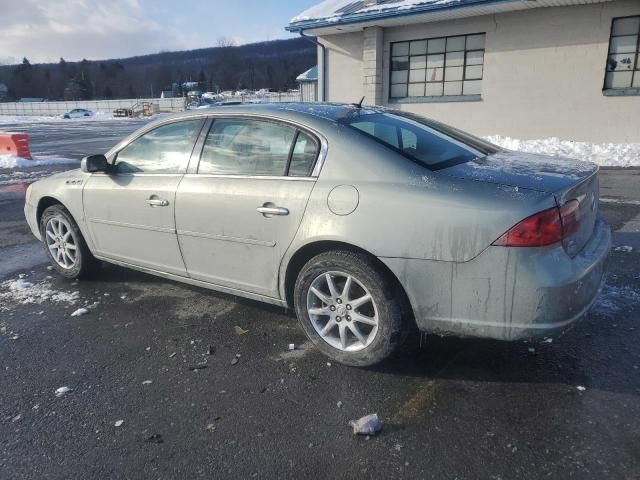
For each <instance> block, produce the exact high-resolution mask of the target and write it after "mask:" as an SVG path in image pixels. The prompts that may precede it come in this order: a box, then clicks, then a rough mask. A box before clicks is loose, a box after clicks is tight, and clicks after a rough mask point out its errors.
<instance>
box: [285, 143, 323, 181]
mask: <svg viewBox="0 0 640 480" xmlns="http://www.w3.org/2000/svg"><path fill="white" fill-rule="evenodd" d="M317 155H318V145H317V144H316V142H315V141H314V140H313V138H311V137H310V136H309V135H307V134H306V133H302V132H300V133H299V134H298V138H297V139H296V144H295V146H294V147H293V153H292V155H291V164H290V165H289V176H290V177H308V176H310V175H311V170H312V169H313V166H314V164H315V162H316V156H317Z"/></svg>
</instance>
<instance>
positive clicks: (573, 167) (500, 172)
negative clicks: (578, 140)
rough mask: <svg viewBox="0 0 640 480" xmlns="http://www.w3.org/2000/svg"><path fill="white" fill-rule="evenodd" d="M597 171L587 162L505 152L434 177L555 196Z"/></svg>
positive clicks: (595, 166)
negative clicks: (495, 185) (446, 177)
mask: <svg viewBox="0 0 640 480" xmlns="http://www.w3.org/2000/svg"><path fill="white" fill-rule="evenodd" d="M597 171H598V166H597V165H596V164H594V163H590V162H582V161H579V160H571V159H568V158H560V157H550V156H547V155H538V154H532V153H523V152H514V151H509V150H505V151H501V152H498V153H496V154H493V155H488V156H486V157H482V158H478V159H476V160H472V161H470V162H466V163H463V164H460V165H455V166H453V167H449V168H445V169H442V170H439V171H438V173H441V174H444V175H447V176H450V177H456V178H463V179H468V180H475V181H479V182H488V183H497V184H500V185H508V186H512V187H519V188H527V189H530V190H536V191H539V192H548V193H557V192H560V191H564V190H566V189H567V188H569V187H570V186H571V185H575V184H576V183H579V182H580V181H582V180H584V179H585V178H588V177H590V176H591V175H593V174H594V173H595V172H597Z"/></svg>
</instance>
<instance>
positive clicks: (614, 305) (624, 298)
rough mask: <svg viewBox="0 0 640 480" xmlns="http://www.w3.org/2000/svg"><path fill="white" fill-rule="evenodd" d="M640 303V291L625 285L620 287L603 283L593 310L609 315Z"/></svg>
mask: <svg viewBox="0 0 640 480" xmlns="http://www.w3.org/2000/svg"><path fill="white" fill-rule="evenodd" d="M638 304H640V292H639V291H637V290H634V289H633V288H631V287H629V286H627V285H625V286H622V287H619V286H615V285H611V284H608V283H605V285H604V286H603V287H602V291H601V292H600V296H599V297H598V300H597V301H596V303H595V304H594V306H593V312H595V313H597V314H600V315H604V316H607V317H611V316H613V315H616V314H618V313H620V312H622V311H623V310H625V309H627V308H630V307H633V306H634V305H638Z"/></svg>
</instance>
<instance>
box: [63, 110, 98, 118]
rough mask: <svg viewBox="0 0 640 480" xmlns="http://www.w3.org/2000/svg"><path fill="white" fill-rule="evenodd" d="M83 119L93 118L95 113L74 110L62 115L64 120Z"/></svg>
mask: <svg viewBox="0 0 640 480" xmlns="http://www.w3.org/2000/svg"><path fill="white" fill-rule="evenodd" d="M83 117H93V112H92V111H91V110H87V109H85V108H74V109H73V110H71V111H69V112H67V113H65V114H63V115H62V118H65V119H71V118H83Z"/></svg>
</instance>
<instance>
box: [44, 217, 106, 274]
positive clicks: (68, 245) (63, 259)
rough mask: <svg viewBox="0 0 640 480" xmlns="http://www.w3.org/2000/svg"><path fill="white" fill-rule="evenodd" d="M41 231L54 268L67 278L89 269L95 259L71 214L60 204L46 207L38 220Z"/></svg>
mask: <svg viewBox="0 0 640 480" xmlns="http://www.w3.org/2000/svg"><path fill="white" fill-rule="evenodd" d="M40 231H41V232H42V237H43V242H44V244H45V247H46V252H47V256H48V257H49V261H50V262H51V265H52V266H53V268H54V269H55V270H56V271H57V272H58V273H60V275H62V276H64V277H66V278H80V277H83V276H86V275H88V274H89V273H91V272H92V271H93V270H94V269H95V268H96V266H97V264H98V261H97V260H96V259H95V258H94V257H93V255H92V254H91V252H90V251H89V247H87V244H86V242H85V240H84V237H83V236H82V233H80V229H79V228H78V225H77V224H76V222H75V221H74V220H73V217H72V216H71V214H70V213H69V212H68V211H67V209H66V208H64V207H63V206H62V205H53V206H51V207H49V208H47V209H46V210H45V211H44V213H43V214H42V218H41V220H40Z"/></svg>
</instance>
